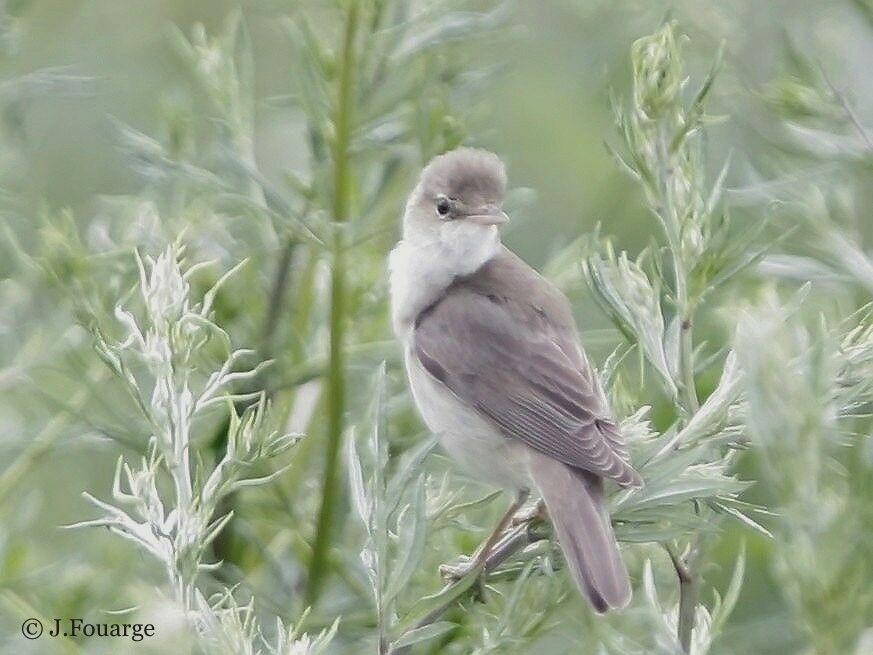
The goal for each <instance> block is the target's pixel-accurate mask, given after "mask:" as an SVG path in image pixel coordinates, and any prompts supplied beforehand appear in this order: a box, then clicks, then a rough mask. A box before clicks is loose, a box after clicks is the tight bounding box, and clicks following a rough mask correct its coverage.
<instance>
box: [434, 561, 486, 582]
mask: <svg viewBox="0 0 873 655" xmlns="http://www.w3.org/2000/svg"><path fill="white" fill-rule="evenodd" d="M477 568H480V563H479V562H477V561H476V559H475V558H473V557H466V556H465V555H461V556H460V557H459V558H458V559H457V560H456V561H454V562H450V563H448V564H442V565H440V575H441V576H442V577H443V579H445V580H452V581H457V580H460V579H461V578H465V577H467V575H468V574H470V573H471V572H473V571H474V570H475V569H477Z"/></svg>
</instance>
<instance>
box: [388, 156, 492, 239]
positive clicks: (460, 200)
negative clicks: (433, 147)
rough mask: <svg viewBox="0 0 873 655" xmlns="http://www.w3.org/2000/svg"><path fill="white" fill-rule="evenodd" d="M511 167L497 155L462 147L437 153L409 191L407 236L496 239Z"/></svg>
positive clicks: (406, 222) (405, 233) (405, 221)
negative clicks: (508, 169)
mask: <svg viewBox="0 0 873 655" xmlns="http://www.w3.org/2000/svg"><path fill="white" fill-rule="evenodd" d="M505 195H506V171H505V169H504V166H503V162H501V161H500V159H499V158H498V157H497V155H495V154H493V153H490V152H488V151H486V150H479V149H475V148H458V149H457V150H452V151H451V152H447V153H445V154H443V155H439V156H437V157H434V158H433V159H432V160H431V161H430V163H429V164H428V165H427V166H426V167H425V168H424V170H423V171H422V173H421V177H420V178H419V180H418V184H417V185H416V187H415V189H414V190H413V192H412V194H411V195H410V196H409V201H408V202H407V204H406V215H405V217H404V220H403V237H404V239H424V240H428V241H431V240H439V241H441V242H443V243H446V242H451V241H457V240H459V239H460V240H468V239H469V240H473V241H475V240H483V241H484V240H495V239H497V226H498V225H501V224H503V223H505V222H506V221H508V220H509V219H508V217H507V216H506V214H505V213H504V212H503V199H504V196H505Z"/></svg>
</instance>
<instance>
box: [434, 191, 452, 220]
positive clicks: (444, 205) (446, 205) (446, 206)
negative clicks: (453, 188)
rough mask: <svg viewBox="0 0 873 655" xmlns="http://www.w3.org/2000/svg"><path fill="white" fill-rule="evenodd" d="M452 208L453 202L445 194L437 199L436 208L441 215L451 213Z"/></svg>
mask: <svg viewBox="0 0 873 655" xmlns="http://www.w3.org/2000/svg"><path fill="white" fill-rule="evenodd" d="M451 208H452V203H450V202H449V199H448V198H446V197H445V196H440V197H439V198H438V199H437V204H436V210H437V213H438V214H439V215H440V216H445V215H446V214H448V213H449V210H450V209H451Z"/></svg>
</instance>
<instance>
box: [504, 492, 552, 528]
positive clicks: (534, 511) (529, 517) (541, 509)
mask: <svg viewBox="0 0 873 655" xmlns="http://www.w3.org/2000/svg"><path fill="white" fill-rule="evenodd" d="M534 519H540V520H541V521H548V520H549V510H548V508H547V507H546V504H545V503H544V502H543V499H542V498H540V499H539V500H538V501H537V503H536V505H534V506H533V507H531V508H530V509H529V510H527V511H526V512H521V513H520V514H516V515H515V516H514V517H512V527H517V526H519V525H524V524H525V523H530V522H531V521H533V520H534Z"/></svg>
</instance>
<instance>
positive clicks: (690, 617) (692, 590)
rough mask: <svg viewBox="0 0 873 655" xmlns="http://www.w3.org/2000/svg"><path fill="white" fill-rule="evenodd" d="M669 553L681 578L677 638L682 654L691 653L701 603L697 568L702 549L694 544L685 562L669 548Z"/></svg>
mask: <svg viewBox="0 0 873 655" xmlns="http://www.w3.org/2000/svg"><path fill="white" fill-rule="evenodd" d="M667 553H668V554H669V555H670V559H671V560H672V562H673V567H674V568H675V569H676V577H678V578H679V618H678V621H677V628H676V632H677V637H678V639H679V645H680V646H682V652H683V653H690V652H691V638H692V636H693V634H694V624H695V622H696V621H695V620H696V614H697V605H698V603H699V602H700V574H699V572H698V571H697V568H698V564H699V562H700V559H701V553H702V547H701V545H700V544H699V543H696V544H694V545H693V546H692V547H691V551H690V552H689V554H688V556H687V557H686V558H685V559H684V561H683V560H682V558H680V557H679V555H677V554H676V553H674V552H673V550H672V549H671V548H669V547H667Z"/></svg>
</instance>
